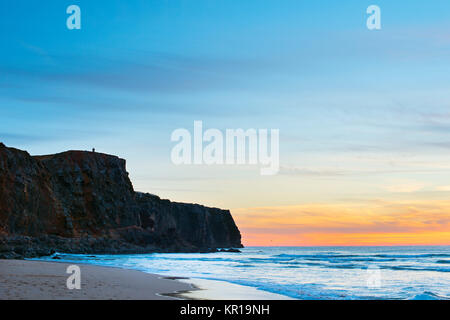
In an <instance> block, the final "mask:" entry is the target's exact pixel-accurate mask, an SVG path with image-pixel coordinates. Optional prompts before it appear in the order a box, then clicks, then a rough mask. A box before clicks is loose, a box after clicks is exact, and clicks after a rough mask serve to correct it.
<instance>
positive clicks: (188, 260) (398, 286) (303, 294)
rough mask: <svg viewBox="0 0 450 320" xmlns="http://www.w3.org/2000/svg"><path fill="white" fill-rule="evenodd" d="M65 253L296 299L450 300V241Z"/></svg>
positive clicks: (78, 259) (84, 260) (83, 259)
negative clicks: (439, 243)
mask: <svg viewBox="0 0 450 320" xmlns="http://www.w3.org/2000/svg"><path fill="white" fill-rule="evenodd" d="M58 255H59V256H60V257H61V258H62V259H61V260H57V261H62V262H63V261H64V262H73V263H89V264H95V265H101V266H113V267H119V268H126V269H134V270H140V271H144V272H150V273H157V274H161V275H167V276H181V277H191V278H200V279H210V280H222V281H227V282H231V283H234V284H240V285H245V286H251V287H255V288H258V289H260V290H265V291H268V292H272V293H277V294H282V295H285V296H287V297H291V298H296V299H421V300H422V299H450V246H433V247H425V246H420V247H419V246H418V247H413V246H411V247H248V248H244V249H242V253H225V252H220V253H205V254H200V253H188V254H184V253H171V254H162V253H154V254H135V255H72V254H70V255H69V254H58ZM39 260H52V259H51V257H46V258H40V259H39ZM52 261H55V260H52Z"/></svg>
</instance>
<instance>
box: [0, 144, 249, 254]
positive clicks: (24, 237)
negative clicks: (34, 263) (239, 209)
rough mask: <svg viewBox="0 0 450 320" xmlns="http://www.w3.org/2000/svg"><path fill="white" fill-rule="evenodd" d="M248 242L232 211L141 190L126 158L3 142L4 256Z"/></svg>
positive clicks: (0, 207)
mask: <svg viewBox="0 0 450 320" xmlns="http://www.w3.org/2000/svg"><path fill="white" fill-rule="evenodd" d="M241 246H242V245H241V235H240V232H239V230H238V228H237V227H236V224H235V223H234V220H233V218H232V216H231V214H230V212H229V211H228V210H221V209H217V208H208V207H204V206H201V205H197V204H186V203H175V202H171V201H169V200H162V199H160V198H159V197H157V196H154V195H151V194H143V193H138V192H135V191H134V190H133V186H132V184H131V181H130V179H129V178H128V173H127V171H126V168H125V160H123V159H120V158H118V157H115V156H111V155H106V154H101V153H94V152H85V151H68V152H64V153H60V154H55V155H48V156H30V155H29V154H28V153H27V152H25V151H21V150H18V149H14V148H7V147H6V146H5V145H3V144H1V143H0V257H4V258H18V257H32V256H39V255H48V254H50V253H52V252H53V251H60V252H71V253H142V252H199V251H200V252H201V251H211V250H214V249H215V248H223V247H241Z"/></svg>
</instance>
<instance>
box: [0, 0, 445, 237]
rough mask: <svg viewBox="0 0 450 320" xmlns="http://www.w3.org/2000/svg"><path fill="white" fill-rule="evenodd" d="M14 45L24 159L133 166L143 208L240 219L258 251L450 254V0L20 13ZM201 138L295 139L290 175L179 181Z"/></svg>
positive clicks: (119, 6)
mask: <svg viewBox="0 0 450 320" xmlns="http://www.w3.org/2000/svg"><path fill="white" fill-rule="evenodd" d="M72 4H75V5H78V6H79V7H80V9H81V29H79V30H76V29H74V30H69V29H68V28H67V27H66V20H67V18H68V17H69V14H67V13H66V9H67V7H68V6H69V5H72ZM372 4H376V5H378V6H379V7H380V8H381V30H372V31H371V30H368V29H367V27H366V20H367V18H368V14H367V13H366V9H367V7H368V6H369V5H372ZM0 35H1V44H2V45H1V49H2V50H0V112H1V115H2V116H1V117H0V141H2V142H3V143H5V144H6V145H7V146H11V147H16V148H20V149H25V150H27V151H29V152H30V153H31V154H33V155H38V154H50V153H57V152H62V151H65V150H73V149H76V150H91V149H92V148H93V147H95V148H96V150H97V151H98V152H104V153H110V154H114V155H118V156H120V157H122V158H124V159H126V160H127V170H128V171H129V172H130V178H131V180H132V182H133V185H134V188H135V189H136V190H138V191H143V192H150V193H154V194H157V195H159V196H161V197H162V198H168V199H171V200H174V201H182V202H195V203H202V204H205V205H209V206H214V207H222V208H228V209H230V210H231V212H232V214H233V216H234V218H235V220H236V222H237V224H238V227H239V228H240V230H241V232H242V235H243V242H244V244H245V245H248V246H252V245H300V246H301V245H305V246H306V245H307V246H314V245H410V244H414V245H437V244H443V245H450V200H449V199H450V179H449V178H450V90H449V89H450V88H449V85H450V59H449V54H450V2H448V1H446V0H442V1H441V0H434V1H432V2H425V1H416V0H411V1H395V2H394V1H381V0H371V1H364V0H345V1H331V0H318V1H302V0H280V1H275V0H240V1H229V0H184V1H178V0H158V1H156V0H154V1H153V0H150V1H137V0H129V1H108V2H105V1H92V0H90V1H56V0H55V1H23V0H17V1H2V2H1V3H0ZM195 120H201V121H202V122H203V126H204V127H205V128H217V129H219V130H222V131H224V130H226V129H236V128H243V129H248V128H267V129H279V130H280V171H279V173H278V174H277V175H273V176H262V175H260V170H259V167H258V166H254V165H234V166H224V165H211V166H207V165H178V166H177V165H175V164H174V163H173V162H172V161H171V158H170V154H171V149H172V148H173V146H174V143H173V142H172V141H171V140H170V137H171V133H172V132H173V131H174V130H175V129H177V128H187V129H188V130H192V129H193V123H194V121H195Z"/></svg>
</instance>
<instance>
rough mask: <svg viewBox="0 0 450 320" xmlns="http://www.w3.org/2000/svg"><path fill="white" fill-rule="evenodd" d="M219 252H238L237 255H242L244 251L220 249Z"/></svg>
mask: <svg viewBox="0 0 450 320" xmlns="http://www.w3.org/2000/svg"><path fill="white" fill-rule="evenodd" d="M219 252H236V253H241V252H242V251H241V250H239V249H235V248H229V249H220V250H219Z"/></svg>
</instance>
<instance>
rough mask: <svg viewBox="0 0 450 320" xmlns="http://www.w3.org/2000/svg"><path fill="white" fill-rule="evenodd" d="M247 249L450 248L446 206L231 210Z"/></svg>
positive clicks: (448, 207) (430, 203) (382, 204)
mask: <svg viewBox="0 0 450 320" xmlns="http://www.w3.org/2000/svg"><path fill="white" fill-rule="evenodd" d="M232 212H233V216H234V217H235V219H236V221H237V224H238V226H239V228H240V229H241V230H242V233H243V237H244V242H245V243H246V244H247V245H269V244H273V243H274V242H275V243H276V244H277V245H362V244H379V245H381V244H386V245H387V244H392V245H394V244H412V243H414V244H431V243H433V244H439V243H440V244H450V242H449V239H450V238H449V237H448V236H449V235H450V201H448V200H442V201H408V202H407V201H380V200H377V201H365V202H363V201H359V202H348V203H334V204H304V205H293V206H277V207H261V208H258V207H257V208H241V209H234V210H232Z"/></svg>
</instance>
